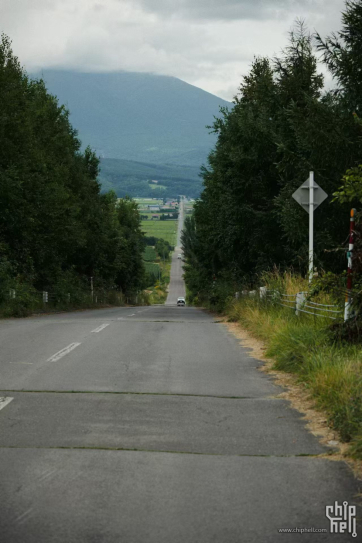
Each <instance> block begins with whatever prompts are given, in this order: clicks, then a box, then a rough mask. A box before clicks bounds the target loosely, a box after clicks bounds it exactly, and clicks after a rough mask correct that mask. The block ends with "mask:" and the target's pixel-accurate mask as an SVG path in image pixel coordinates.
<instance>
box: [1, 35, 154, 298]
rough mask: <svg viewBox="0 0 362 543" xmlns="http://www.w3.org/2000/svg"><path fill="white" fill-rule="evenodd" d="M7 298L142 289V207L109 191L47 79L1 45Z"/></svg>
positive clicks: (4, 289)
mask: <svg viewBox="0 0 362 543" xmlns="http://www.w3.org/2000/svg"><path fill="white" fill-rule="evenodd" d="M0 140H1V146H0V186H1V190H0V209H1V213H0V279H1V296H2V297H3V298H4V297H5V296H6V294H7V292H8V291H9V288H17V289H20V285H28V286H29V288H30V287H31V288H35V289H38V290H49V291H59V290H62V289H63V290H65V291H66V292H70V291H71V290H72V289H74V288H75V286H77V287H79V288H85V289H88V290H89V284H90V277H93V281H94V288H97V287H98V288H103V289H111V288H117V289H120V290H122V291H123V292H126V293H129V292H135V291H137V290H138V289H139V288H140V287H141V286H142V281H143V275H144V268H143V263H142V251H143V248H144V242H143V235H142V232H141V226H140V217H139V213H138V209H137V206H136V204H135V203H134V202H133V201H132V200H130V199H128V198H125V199H123V200H120V201H119V202H118V201H117V197H116V195H115V194H114V193H112V192H110V193H108V194H101V193H100V185H99V183H98V181H97V176H98V166H99V163H98V159H97V158H96V156H95V155H94V153H93V152H92V151H91V150H90V149H89V148H87V149H86V150H85V152H81V151H80V146H81V144H80V141H79V140H78V138H77V134H76V131H75V130H74V128H73V127H72V126H71V124H70V122H69V118H68V112H67V110H66V109H65V108H64V106H61V105H59V104H58V101H57V99H56V98H55V97H54V96H52V95H50V94H49V93H48V92H47V90H46V88H45V85H44V83H43V81H41V80H40V81H35V80H31V79H30V78H29V77H28V76H27V74H26V73H25V72H24V70H23V69H22V68H21V66H20V64H19V61H18V60H17V58H16V57H15V56H14V55H13V53H12V50H11V44H10V42H9V39H8V38H7V37H6V36H2V41H1V44H0Z"/></svg>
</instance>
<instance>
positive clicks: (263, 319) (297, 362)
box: [226, 278, 362, 459]
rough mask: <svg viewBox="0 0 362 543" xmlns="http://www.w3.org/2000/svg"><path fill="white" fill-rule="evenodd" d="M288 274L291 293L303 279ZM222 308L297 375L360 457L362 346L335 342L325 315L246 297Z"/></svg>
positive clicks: (281, 367) (277, 362)
mask: <svg viewBox="0 0 362 543" xmlns="http://www.w3.org/2000/svg"><path fill="white" fill-rule="evenodd" d="M289 279H290V285H289V289H288V290H289V293H291V292H292V291H293V290H294V287H296V288H297V289H298V288H299V287H300V282H301V281H300V279H296V280H295V281H294V280H293V278H289ZM284 287H285V285H284ZM285 291H286V290H285V289H284V292H285ZM226 313H227V315H228V316H229V318H230V320H232V321H238V322H240V323H241V324H242V325H243V326H244V327H245V328H247V329H248V330H249V331H250V332H251V333H252V334H253V335H254V336H256V337H258V338H259V339H262V340H263V341H264V342H265V343H266V346H267V352H266V355H267V356H268V357H271V358H273V359H274V361H275V363H274V367H275V369H277V370H281V371H285V372H289V373H293V374H295V375H297V376H298V379H299V380H300V381H301V382H303V383H304V384H305V386H306V387H308V389H309V391H310V392H311V395H312V396H313V397H314V398H315V400H316V403H317V406H318V407H319V408H320V409H322V410H324V412H325V413H326V414H327V418H328V421H329V424H330V426H331V427H332V428H334V429H335V430H337V431H338V432H339V435H340V437H341V440H342V441H344V442H351V449H350V450H351V454H352V456H354V457H355V458H360V459H362V346H361V345H351V344H347V343H343V342H340V341H337V340H336V339H335V338H334V337H333V335H332V332H331V330H330V326H329V323H328V321H327V320H326V319H313V318H311V317H309V316H308V315H304V316H299V317H297V316H296V315H295V314H294V312H293V311H290V310H288V309H284V308H282V307H278V306H273V305H272V304H268V303H265V302H262V301H260V302H259V301H257V300H252V299H250V298H243V299H241V300H238V301H233V302H231V303H230V304H229V306H228V308H227V310H226Z"/></svg>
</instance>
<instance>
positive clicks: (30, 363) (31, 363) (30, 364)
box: [9, 362, 33, 366]
mask: <svg viewBox="0 0 362 543" xmlns="http://www.w3.org/2000/svg"><path fill="white" fill-rule="evenodd" d="M9 364H29V366H32V365H33V362H9Z"/></svg>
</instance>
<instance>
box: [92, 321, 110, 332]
mask: <svg viewBox="0 0 362 543" xmlns="http://www.w3.org/2000/svg"><path fill="white" fill-rule="evenodd" d="M107 326H109V323H108V324H101V325H100V326H98V328H95V329H94V330H92V332H91V334H92V333H93V332H100V331H101V330H104V329H105V328H107Z"/></svg>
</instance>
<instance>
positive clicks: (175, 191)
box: [99, 158, 202, 198]
mask: <svg viewBox="0 0 362 543" xmlns="http://www.w3.org/2000/svg"><path fill="white" fill-rule="evenodd" d="M199 171H200V168H199V167H198V166H180V165H177V164H146V163H144V162H134V161H131V160H122V159H115V158H102V159H101V173H100V176H99V180H100V182H101V184H102V188H103V190H105V191H106V190H110V189H112V190H114V191H115V192H116V193H117V195H118V196H119V197H122V196H126V195H127V194H128V195H129V196H142V197H144V198H154V197H161V198H176V197H177V196H178V195H179V194H184V195H186V196H189V197H190V198H197V197H198V196H199V195H200V192H201V188H202V183H201V178H200V177H199ZM156 181H157V183H156Z"/></svg>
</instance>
